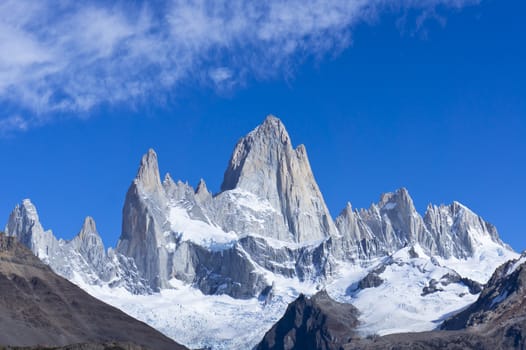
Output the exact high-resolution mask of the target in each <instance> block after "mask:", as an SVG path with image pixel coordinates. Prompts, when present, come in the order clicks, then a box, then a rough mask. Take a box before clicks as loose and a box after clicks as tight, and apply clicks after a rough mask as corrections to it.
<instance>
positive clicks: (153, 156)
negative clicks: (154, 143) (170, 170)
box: [135, 148, 161, 192]
mask: <svg viewBox="0 0 526 350" xmlns="http://www.w3.org/2000/svg"><path fill="white" fill-rule="evenodd" d="M135 181H136V182H137V183H138V184H140V185H141V186H142V188H143V189H144V190H145V191H147V192H155V191H156V190H158V189H160V188H161V176H160V175H159V165H158V163H157V153H155V151H154V150H153V149H152V148H150V149H149V150H148V152H147V153H146V154H145V155H143V156H142V159H141V164H140V166H139V170H138V171H137V176H136V178H135Z"/></svg>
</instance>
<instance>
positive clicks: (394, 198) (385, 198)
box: [378, 187, 416, 211]
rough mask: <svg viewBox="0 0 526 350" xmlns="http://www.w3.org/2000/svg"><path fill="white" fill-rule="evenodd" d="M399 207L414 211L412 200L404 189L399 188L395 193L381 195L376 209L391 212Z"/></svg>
mask: <svg viewBox="0 0 526 350" xmlns="http://www.w3.org/2000/svg"><path fill="white" fill-rule="evenodd" d="M399 205H402V206H403V207H405V208H406V209H409V210H411V211H416V209H415V207H414V203H413V199H412V198H411V196H410V195H409V192H408V191H407V189H405V188H404V187H402V188H399V189H398V190H396V191H395V192H388V193H383V194H382V196H381V197H380V202H379V203H378V207H379V208H380V209H383V210H392V209H394V208H396V207H397V206H399Z"/></svg>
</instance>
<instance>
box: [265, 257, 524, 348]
mask: <svg viewBox="0 0 526 350" xmlns="http://www.w3.org/2000/svg"><path fill="white" fill-rule="evenodd" d="M373 288H374V287H373ZM320 295H321V299H322V302H318V301H317V298H320ZM525 300H526V254H524V253H523V254H522V256H521V257H520V258H519V259H516V260H511V261H509V262H507V263H505V264H503V265H502V266H500V267H499V268H498V269H497V270H496V271H495V273H494V274H493V275H492V277H491V278H490V280H489V281H488V283H487V285H486V286H485V287H484V289H483V290H482V292H481V293H480V295H479V297H478V298H477V300H476V301H475V302H474V303H473V304H471V305H470V306H469V307H468V308H466V309H465V310H463V311H460V312H458V313H456V314H454V315H453V316H451V317H449V318H448V319H446V320H445V321H444V322H443V323H442V325H441V330H435V331H431V332H420V333H396V334H391V335H386V336H377V335H375V336H370V337H367V338H365V337H360V336H359V333H358V329H359V324H358V319H357V318H356V313H357V310H356V309H355V308H354V307H352V306H351V305H348V304H343V305H342V304H341V303H339V302H337V301H335V300H333V299H332V298H331V297H330V296H329V295H328V294H327V293H325V292H324V293H322V294H316V295H315V296H314V297H312V298H311V299H308V298H306V297H305V296H303V295H301V296H300V297H298V299H296V300H295V301H294V302H293V303H291V304H290V306H289V308H288V309H287V311H286V312H285V315H284V316H283V317H282V318H281V319H280V320H279V321H278V322H277V323H276V324H275V325H274V326H273V327H272V329H271V330H270V331H268V332H267V334H266V335H265V336H264V337H263V339H262V341H261V342H260V344H259V345H258V347H257V349H308V348H313V349H314V348H316V349H346V350H372V349H422V350H426V349H429V350H432V349H473V350H475V349H477V350H484V349H487V350H492V349H502V350H504V349H510V350H511V349H524V348H525V347H526V305H525Z"/></svg>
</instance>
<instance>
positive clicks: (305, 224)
mask: <svg viewBox="0 0 526 350" xmlns="http://www.w3.org/2000/svg"><path fill="white" fill-rule="evenodd" d="M233 189H237V190H242V191H245V192H250V193H252V194H254V195H256V197H258V198H260V199H263V200H267V201H268V202H269V203H270V205H271V206H272V207H273V208H274V209H275V210H276V211H278V212H280V214H281V215H282V217H281V218H279V220H281V221H282V223H283V225H282V228H283V231H282V233H283V234H279V235H277V236H276V237H275V238H278V237H279V238H280V239H285V240H290V239H292V240H293V241H296V240H297V241H298V242H300V241H310V240H319V239H322V238H325V237H327V235H328V234H329V233H330V232H335V231H336V228H335V227H334V224H333V222H332V218H331V216H330V214H329V212H328V209H327V207H326V205H325V202H324V200H323V196H322V194H321V192H320V190H319V187H318V185H317V183H316V180H315V179H314V175H313V174H312V169H311V167H310V164H309V160H308V157H307V152H306V150H305V147H304V146H299V147H298V148H297V149H296V150H294V149H293V148H292V142H291V140H290V137H289V134H288V133H287V130H286V129H285V126H284V125H283V123H282V122H281V121H280V120H279V119H278V118H276V117H274V116H268V117H267V118H266V119H265V121H264V122H263V123H262V124H261V125H259V126H258V127H257V128H255V129H254V130H253V131H251V132H250V133H249V134H248V135H246V136H245V137H243V138H241V139H240V140H239V141H238V143H237V145H236V147H235V148H234V152H233V153H232V157H231V158H230V162H229V164H228V168H227V169H226V171H225V175H224V179H223V184H222V185H221V191H222V192H225V191H229V190H233ZM273 231H276V230H275V229H274V230H273ZM289 233H290V234H292V235H290V234H289Z"/></svg>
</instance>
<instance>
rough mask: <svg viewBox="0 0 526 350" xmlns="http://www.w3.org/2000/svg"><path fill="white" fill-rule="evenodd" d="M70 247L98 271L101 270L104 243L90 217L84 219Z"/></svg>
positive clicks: (103, 258)
mask: <svg viewBox="0 0 526 350" xmlns="http://www.w3.org/2000/svg"><path fill="white" fill-rule="evenodd" d="M71 245H72V246H73V247H74V248H75V250H77V251H78V252H79V253H80V254H81V255H82V256H83V257H84V259H86V261H87V262H89V263H90V264H91V265H93V266H94V267H96V268H97V269H98V270H101V269H102V268H103V264H104V260H105V258H106V253H105V251H104V243H102V239H101V238H100V235H99V233H98V232H97V226H96V225H95V220H93V218H92V217H91V216H88V217H86V219H84V224H83V225H82V228H81V229H80V232H79V233H78V235H76V236H75V237H74V238H73V239H72V240H71Z"/></svg>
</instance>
